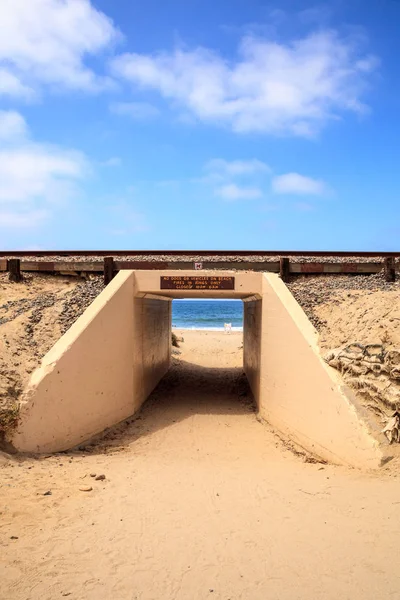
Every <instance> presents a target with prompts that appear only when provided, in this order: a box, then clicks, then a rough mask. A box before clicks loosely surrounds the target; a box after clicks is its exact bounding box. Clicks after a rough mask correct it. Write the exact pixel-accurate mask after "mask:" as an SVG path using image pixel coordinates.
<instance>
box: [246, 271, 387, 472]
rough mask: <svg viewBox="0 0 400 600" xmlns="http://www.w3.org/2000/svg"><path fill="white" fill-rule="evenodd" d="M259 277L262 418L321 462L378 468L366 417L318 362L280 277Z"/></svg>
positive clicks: (312, 336) (306, 325)
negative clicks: (261, 299) (262, 279)
mask: <svg viewBox="0 0 400 600" xmlns="http://www.w3.org/2000/svg"><path fill="white" fill-rule="evenodd" d="M263 277H264V281H263V303H262V340H261V352H262V363H261V369H260V395H259V399H258V402H259V410H260V415H261V417H263V418H265V419H266V420H267V421H268V422H270V423H271V424H272V425H273V426H275V427H276V428H277V429H279V430H280V431H282V432H283V433H285V434H287V435H288V436H290V437H291V438H292V439H294V440H295V441H297V442H298V443H299V444H300V445H302V446H303V447H304V448H306V449H308V450H310V451H312V452H314V453H315V454H317V455H318V456H320V457H322V458H325V459H327V460H330V461H333V462H336V463H345V464H350V465H353V466H360V467H377V466H379V464H380V463H381V460H382V458H383V454H382V451H381V449H380V448H379V445H378V442H377V441H376V440H375V439H374V438H373V437H372V435H371V433H370V430H369V424H368V423H367V420H366V419H367V416H366V415H365V414H362V413H361V409H359V408H358V406H357V401H356V399H355V397H354V395H353V394H352V392H351V391H350V390H349V389H348V388H346V387H345V386H344V385H343V384H342V381H341V379H340V376H339V375H338V374H337V373H336V372H335V371H334V369H332V368H331V367H329V366H328V365H326V363H325V362H324V361H323V360H322V359H321V357H320V355H319V351H318V346H317V340H318V334H317V332H316V330H315V329H314V327H313V326H312V324H311V323H310V321H309V320H308V319H307V317H306V315H305V314H304V312H303V310H302V309H301V307H300V306H299V304H298V303H297V302H296V300H295V299H294V298H293V296H292V295H291V293H290V292H289V290H288V289H287V287H286V286H285V284H284V283H283V282H282V281H281V280H280V279H279V277H278V276H277V275H273V274H265V275H264V276H263Z"/></svg>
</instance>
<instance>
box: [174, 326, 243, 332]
mask: <svg viewBox="0 0 400 600" xmlns="http://www.w3.org/2000/svg"><path fill="white" fill-rule="evenodd" d="M172 329H179V331H225V328H224V327H196V326H194V325H193V326H192V327H179V325H173V326H172ZM231 331H243V327H232V328H231Z"/></svg>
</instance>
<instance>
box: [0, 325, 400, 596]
mask: <svg viewBox="0 0 400 600" xmlns="http://www.w3.org/2000/svg"><path fill="white" fill-rule="evenodd" d="M184 337H185V342H184V343H183V344H182V348H181V350H182V354H181V355H180V357H179V360H180V362H179V364H177V365H175V367H174V368H173V369H172V370H171V372H170V374H169V375H168V376H167V378H166V379H165V380H164V382H163V383H162V384H161V385H160V387H159V388H158V390H156V392H155V393H154V394H153V396H152V398H151V399H150V400H149V401H148V403H147V404H146V406H145V407H144V409H143V411H142V414H141V416H140V418H139V419H137V420H135V421H133V422H131V423H130V424H126V425H124V426H120V427H119V428H116V429H115V430H114V431H113V432H111V433H110V434H109V435H108V436H107V437H106V438H105V439H104V440H103V441H102V442H101V443H98V444H97V445H94V446H93V447H92V448H90V450H91V451H90V452H76V453H71V452H70V453H65V454H60V455H58V456H53V457H50V458H41V459H40V460H35V459H24V460H13V461H9V460H4V463H3V465H2V468H1V469H0V483H1V490H0V494H1V499H2V503H1V509H0V510H1V514H0V519H1V538H0V540H1V550H0V598H4V599H7V600H28V599H29V600H39V599H40V600H54V599H57V598H62V597H69V598H71V599H74V600H110V599H113V600H134V599H136V600H139V599H140V600H203V599H211V598H212V599H219V600H229V599H230V600H239V599H240V600H266V599H276V600H278V599H279V600H310V599H311V598H315V599H317V598H318V599H322V598H323V599H324V600H337V599H338V598H340V599H341V600H346V599H351V600H356V599H362V600H376V598H379V599H380V600H385V599H389V598H397V597H398V595H399V591H398V585H399V576H398V534H397V530H398V520H399V516H398V511H399V502H400V482H399V480H398V479H397V477H395V476H392V477H389V472H385V471H383V472H382V473H380V474H379V476H378V475H373V476H372V475H365V474H364V475H363V474H360V473H358V472H356V471H350V470H345V469H343V468H337V467H332V466H326V465H325V466H323V465H320V464H309V463H306V462H304V461H303V460H302V459H301V458H299V457H296V456H294V455H293V454H291V453H290V451H288V450H286V449H285V448H284V447H283V446H282V444H281V443H280V442H279V440H278V438H277V437H276V436H275V435H274V434H273V432H271V431H270V430H269V429H268V428H267V427H266V426H265V425H262V424H261V423H259V422H258V421H257V419H256V417H255V414H254V412H253V410H252V407H251V404H250V402H249V398H248V397H247V396H246V395H245V387H244V384H243V381H242V379H241V377H240V374H241V368H240V365H241V351H240V350H239V347H240V345H241V336H240V334H232V335H230V336H229V335H224V334H223V333H218V334H211V333H206V332H203V333H201V334H197V333H194V332H185V333H184ZM0 460H1V459H0ZM90 473H97V474H105V475H106V479H105V481H94V480H93V478H91V477H90ZM82 485H89V486H91V487H92V488H93V490H92V491H91V492H82V491H79V487H80V486H82ZM47 490H50V491H51V492H52V495H49V496H44V495H43V494H44V492H46V491H47ZM11 536H16V537H17V538H18V539H10V538H11Z"/></svg>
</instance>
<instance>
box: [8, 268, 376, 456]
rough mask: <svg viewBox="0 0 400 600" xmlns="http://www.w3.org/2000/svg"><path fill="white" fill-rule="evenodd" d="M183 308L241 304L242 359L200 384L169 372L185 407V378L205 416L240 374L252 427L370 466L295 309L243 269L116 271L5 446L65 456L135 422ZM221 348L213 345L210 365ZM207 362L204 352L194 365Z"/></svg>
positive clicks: (195, 373) (37, 377)
mask: <svg viewBox="0 0 400 600" xmlns="http://www.w3.org/2000/svg"><path fill="white" fill-rule="evenodd" d="M193 298H200V299H203V300H204V299H211V298H218V299H224V300H226V299H235V300H240V301H242V302H243V306H244V310H243V315H244V316H243V350H241V351H240V354H241V353H243V361H242V359H241V358H240V362H239V363H238V364H237V365H236V367H235V366H233V367H232V365H229V364H228V365H224V364H221V363H219V364H215V365H210V364H209V363H207V369H208V371H207V374H206V371H204V365H202V364H196V365H194V361H193V360H192V361H190V360H189V359H188V357H187V356H186V357H184V356H183V355H182V356H181V357H180V358H181V359H182V360H181V370H180V371H179V369H175V375H174V374H173V371H171V374H170V377H172V379H173V377H178V380H179V378H181V380H182V381H184V380H185V386H186V388H182V387H181V388H180V389H181V392H182V389H183V390H184V391H185V390H186V391H185V393H184V394H183V396H182V398H185V397H186V398H187V399H189V400H191V401H193V390H191V381H193V378H194V379H195V380H196V382H197V383H196V385H197V387H198V388H203V391H205V392H206V394H205V396H203V400H202V401H201V402H200V400H201V399H200V398H197V404H198V407H197V408H198V410H200V408H201V406H203V410H204V412H206V411H207V410H208V411H210V410H213V409H212V407H211V404H212V402H211V403H210V402H209V400H210V394H211V392H216V394H215V395H216V397H218V398H222V397H223V395H224V391H225V390H226V389H229V385H231V384H227V381H228V379H229V377H231V378H230V381H231V382H232V385H233V386H235V385H237V384H236V383H235V382H237V381H239V379H237V378H236V379H235V374H234V371H232V372H231V375H230V376H229V377H228V379H227V375H228V373H227V372H224V371H223V369H225V368H229V369H231V368H238V369H239V367H242V368H243V371H244V372H245V374H246V377H247V379H248V382H249V385H250V388H251V391H252V393H253V396H254V398H255V402H256V410H257V412H258V414H259V416H260V418H261V419H265V420H266V421H268V422H269V423H271V424H272V425H273V426H274V427H276V429H277V430H279V431H281V432H283V433H286V434H288V435H290V436H291V437H292V438H293V439H295V440H297V442H298V443H300V445H304V446H305V447H307V448H310V449H311V451H312V452H315V453H317V454H319V455H320V456H322V457H324V458H326V459H328V460H329V459H332V460H334V461H340V462H348V463H350V464H353V465H356V464H363V465H365V464H367V463H369V464H377V462H379V461H380V460H381V456H382V453H381V450H380V447H379V446H378V445H377V442H376V440H375V439H374V438H373V436H372V435H370V431H369V429H368V426H369V425H368V423H366V422H365V421H364V420H363V417H362V416H360V415H359V413H358V412H357V405H356V403H355V402H354V399H353V398H352V396H351V394H350V393H349V392H348V391H347V390H346V389H345V388H343V385H341V382H340V381H339V380H338V375H337V373H334V372H332V369H331V368H330V367H328V366H327V365H326V364H325V363H324V361H323V360H322V358H321V356H320V353H319V349H318V338H317V332H316V331H315V329H314V328H313V326H312V325H311V323H310V322H309V321H308V319H307V317H306V315H305V314H304V312H303V311H302V309H301V307H300V306H299V305H298V304H297V302H296V300H295V299H294V297H293V296H292V295H291V293H290V291H289V290H288V289H287V287H286V286H285V284H284V283H283V282H282V281H281V280H280V279H279V277H278V276H277V275H275V274H273V273H262V272H252V271H251V272H249V271H202V272H201V274H197V273H196V274H195V271H194V270H188V271H165V270H156V269H155V270H146V271H141V270H137V271H120V272H119V273H118V275H117V276H116V277H115V278H114V279H113V280H112V282H111V283H110V284H109V285H108V286H107V287H106V288H105V290H104V291H103V292H102V293H101V294H100V295H99V296H98V297H97V298H96V300H95V301H94V302H93V303H92V304H91V305H90V306H89V307H88V309H87V310H86V311H85V312H84V313H83V315H82V316H81V317H80V318H79V319H78V320H77V321H76V322H75V323H74V325H73V326H72V327H71V328H70V329H69V330H68V331H67V332H66V333H65V334H64V335H63V336H62V337H61V338H60V340H59V341H58V342H57V343H56V344H55V345H54V346H53V348H52V349H51V350H50V351H49V352H48V354H47V355H46V356H45V357H44V359H43V360H42V364H41V366H40V368H39V369H37V371H36V372H35V373H34V374H33V375H32V377H31V380H30V381H29V384H28V386H27V387H26V389H25V390H24V392H23V395H22V399H21V403H20V407H19V415H18V416H19V420H18V425H17V427H16V429H15V430H14V431H12V432H10V433H9V434H7V438H6V440H5V441H6V442H7V443H9V444H10V445H11V446H12V447H13V448H15V449H16V450H18V451H22V452H39V453H40V452H55V451H60V450H66V449H69V448H72V447H74V446H76V445H79V444H81V443H82V442H84V441H86V440H88V439H90V438H91V437H92V436H94V435H96V434H98V433H100V432H102V431H104V430H105V429H106V428H108V427H111V426H112V425H115V424H116V423H119V422H122V421H124V420H125V419H127V418H128V417H132V416H133V415H135V414H136V413H137V412H138V411H139V410H140V408H141V407H142V405H143V403H144V402H145V400H146V399H147V398H149V396H150V394H152V393H153V391H154V390H155V388H156V386H157V384H158V383H159V382H160V381H161V380H162V378H163V377H164V375H165V374H166V373H167V372H168V371H169V369H170V367H171V366H174V365H173V364H172V363H173V361H174V356H173V355H172V352H171V350H172V348H171V327H172V324H173V323H172V303H173V300H175V299H193ZM230 320H231V319H230ZM224 322H225V318H224ZM187 336H188V333H187V334H186V337H187ZM232 339H234V335H233V334H232V335H226V336H225V338H223V341H224V344H223V346H222V348H221V353H220V358H221V360H222V359H223V358H224V357H226V356H228V354H227V351H226V349H225V351H224V345H225V344H226V342H227V341H228V340H232ZM185 343H186V342H185ZM234 351H235V352H236V351H237V349H236V350H235V349H233V350H232V352H234ZM211 358H212V355H211V353H210V352H209V351H207V346H206V347H205V350H204V360H206V359H207V360H210V359H211ZM185 360H186V363H189V364H190V363H192V367H191V369H189V370H188V367H187V364H185ZM210 369H211V370H210ZM213 369H215V370H213ZM221 369H222V370H221ZM237 373H239V372H237ZM191 378H192V379H191ZM165 381H167V379H166V380H164V384H165ZM175 381H176V380H175ZM170 383H171V380H170ZM178 387H179V386H178ZM207 398H208V400H207ZM231 400H232V397H231ZM182 401H183V400H182ZM202 403H203V404H202ZM225 406H227V404H226V403H225ZM214 410H215V408H214Z"/></svg>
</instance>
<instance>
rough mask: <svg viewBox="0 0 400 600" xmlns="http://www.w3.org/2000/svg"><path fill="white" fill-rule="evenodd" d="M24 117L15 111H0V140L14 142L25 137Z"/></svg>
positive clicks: (26, 130)
mask: <svg viewBox="0 0 400 600" xmlns="http://www.w3.org/2000/svg"><path fill="white" fill-rule="evenodd" d="M27 132H28V128H27V125H26V122H25V119H24V117H23V116H22V115H21V114H20V113H19V112H17V111H15V110H0V140H1V141H3V142H4V141H9V142H10V141H11V142H13V141H15V140H18V139H20V138H24V137H25V136H26V135H27Z"/></svg>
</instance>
